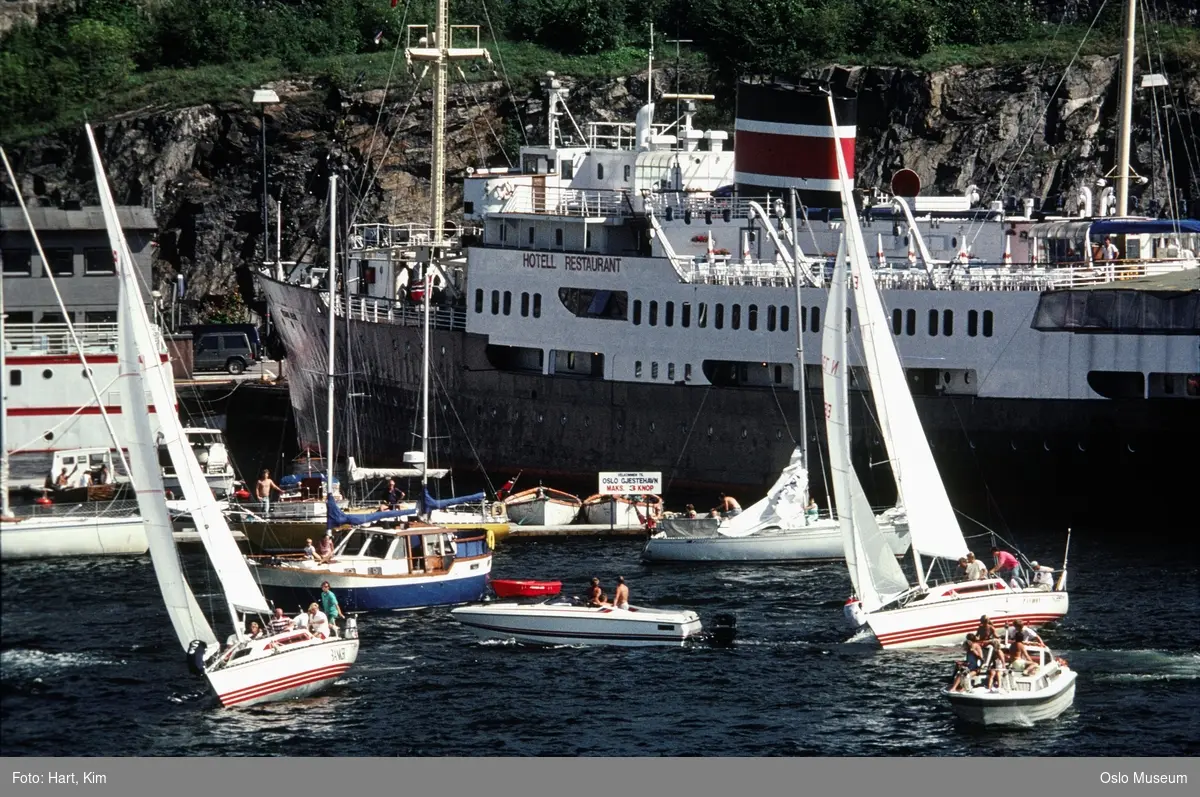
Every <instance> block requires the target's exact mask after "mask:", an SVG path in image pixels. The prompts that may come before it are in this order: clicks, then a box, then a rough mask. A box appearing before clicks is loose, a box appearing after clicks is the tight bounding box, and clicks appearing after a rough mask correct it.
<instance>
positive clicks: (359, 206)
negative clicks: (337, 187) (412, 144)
mask: <svg viewBox="0 0 1200 797" xmlns="http://www.w3.org/2000/svg"><path fill="white" fill-rule="evenodd" d="M428 73H429V65H428V64H426V65H425V67H424V68H423V69H422V70H421V74H420V76H419V77H417V78H416V80H414V81H413V92H412V95H411V96H409V98H408V102H407V103H406V104H405V106H404V112H403V113H402V114H400V118H399V119H398V120H396V129H395V130H394V131H393V132H392V134H391V135H390V136H389V137H388V143H387V146H386V147H385V148H384V150H383V155H382V156H380V158H379V165H378V166H377V167H375V172H374V173H373V174H372V175H371V179H370V181H369V182H368V183H367V187H366V188H365V189H363V192H362V197H361V198H360V199H359V200H358V203H357V204H356V205H355V206H354V212H353V213H352V214H350V225H351V226H353V225H354V223H355V222H356V221H357V220H358V214H359V212H360V211H361V210H362V207H363V205H364V204H365V203H366V201H367V196H368V195H369V194H370V193H371V189H372V188H374V187H375V181H376V180H378V179H379V173H380V172H381V171H383V166H384V164H385V163H387V157H388V154H389V153H390V152H391V151H392V144H394V143H396V136H397V135H399V134H400V124H401V123H402V122H403V121H404V120H405V118H406V117H407V116H408V112H409V109H411V108H412V104H413V101H414V100H415V99H416V98H417V94H419V93H420V92H421V81H423V80H424V79H425V75H427V74H428ZM369 165H370V164H368V166H369Z"/></svg>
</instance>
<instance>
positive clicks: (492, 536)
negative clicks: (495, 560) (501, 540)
mask: <svg viewBox="0 0 1200 797" xmlns="http://www.w3.org/2000/svg"><path fill="white" fill-rule="evenodd" d="M487 547H488V550H489V551H494V550H496V532H494V531H492V530H491V529H488V530H487Z"/></svg>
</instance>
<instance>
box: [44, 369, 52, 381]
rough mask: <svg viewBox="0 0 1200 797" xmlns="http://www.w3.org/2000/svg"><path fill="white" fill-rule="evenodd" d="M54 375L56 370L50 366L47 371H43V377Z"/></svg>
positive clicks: (47, 377)
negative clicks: (52, 369)
mask: <svg viewBox="0 0 1200 797" xmlns="http://www.w3.org/2000/svg"><path fill="white" fill-rule="evenodd" d="M52 376H54V372H53V371H51V370H50V369H49V368H47V369H46V370H45V371H42V379H49V378H50V377H52Z"/></svg>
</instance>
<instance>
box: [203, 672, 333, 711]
mask: <svg viewBox="0 0 1200 797" xmlns="http://www.w3.org/2000/svg"><path fill="white" fill-rule="evenodd" d="M349 669H350V665H349V664H333V665H330V666H328V667H318V668H317V669H315V670H307V671H305V672H302V673H296V674H295V675H287V676H284V677H283V678H276V679H275V680H273V681H267V682H265V683H261V684H255V685H254V686H247V687H244V688H242V689H237V690H234V691H232V692H226V693H225V694H223V695H219V698H220V700H221V705H223V706H226V707H229V706H235V705H237V704H238V703H245V702H246V701H248V700H255V699H257V698H260V697H266V696H267V695H273V694H275V693H276V692H284V691H287V690H288V689H295V688H297V687H300V686H306V685H308V684H311V683H314V682H316V681H325V680H329V679H332V678H337V677H338V676H340V675H341V674H342V673H344V672H346V670H349Z"/></svg>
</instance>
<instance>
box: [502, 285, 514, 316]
mask: <svg viewBox="0 0 1200 797" xmlns="http://www.w3.org/2000/svg"><path fill="white" fill-rule="evenodd" d="M504 314H505V315H512V291H505V292H504Z"/></svg>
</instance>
